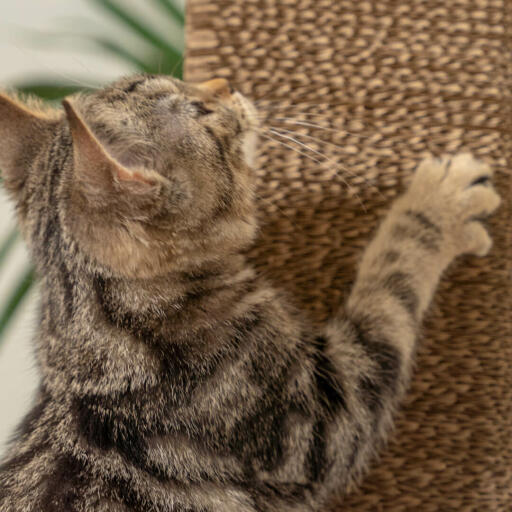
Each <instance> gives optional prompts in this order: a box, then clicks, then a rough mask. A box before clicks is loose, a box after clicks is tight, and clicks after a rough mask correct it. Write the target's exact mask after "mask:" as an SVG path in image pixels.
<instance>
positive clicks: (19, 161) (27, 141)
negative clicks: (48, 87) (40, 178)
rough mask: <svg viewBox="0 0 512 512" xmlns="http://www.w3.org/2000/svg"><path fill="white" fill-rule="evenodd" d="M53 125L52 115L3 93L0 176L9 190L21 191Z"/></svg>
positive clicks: (0, 96)
mask: <svg viewBox="0 0 512 512" xmlns="http://www.w3.org/2000/svg"><path fill="white" fill-rule="evenodd" d="M53 124H54V119H53V118H52V117H51V116H50V115H47V114H45V113H43V112H42V111H38V110H32V109H30V108H29V107H28V106H26V105H24V104H23V103H21V102H20V101H18V100H16V99H13V98H11V97H9V96H7V95H6V94H2V93H0V175H1V176H2V179H3V181H4V184H5V186H6V188H7V189H8V190H10V191H12V192H17V191H18V190H19V189H21V187H22V186H23V183H24V182H25V179H26V176H27V173H28V170H29V168H30V166H31V164H32V162H33V159H34V158H35V156H36V155H37V153H38V152H39V151H40V149H41V147H42V145H43V144H44V143H45V141H46V139H47V137H48V136H49V134H50V128H51V126H53Z"/></svg>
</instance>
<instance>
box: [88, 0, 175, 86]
mask: <svg viewBox="0 0 512 512" xmlns="http://www.w3.org/2000/svg"><path fill="white" fill-rule="evenodd" d="M89 1H90V2H93V3H94V4H96V5H98V6H99V7H101V8H103V9H105V10H106V11H107V12H109V13H110V14H111V15H112V16H114V17H116V18H117V19H118V20H120V21H121V22H123V23H124V24H125V25H126V26H127V27H129V28H130V29H131V30H132V31H133V32H135V33H136V34H138V35H139V36H140V37H142V38H143V39H144V40H145V41H146V42H147V43H149V44H151V45H152V46H153V47H155V48H158V50H160V51H161V52H162V53H163V54H164V57H165V60H166V61H170V62H172V63H175V64H176V67H177V70H176V74H177V76H178V75H179V76H181V66H182V65H181V52H180V51H179V50H177V49H176V48H174V47H173V46H172V45H171V44H170V43H169V42H168V41H166V40H165V39H163V38H162V37H160V35H159V34H158V33H157V32H156V31H155V30H153V29H152V28H150V27H148V26H146V25H145V24H144V23H143V22H141V21H139V20H138V19H137V17H136V16H135V15H134V14H132V13H131V12H130V11H129V10H127V9H126V8H124V7H121V6H120V5H118V4H117V3H116V2H114V1H113V0H89Z"/></svg>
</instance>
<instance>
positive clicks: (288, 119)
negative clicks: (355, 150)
mask: <svg viewBox="0 0 512 512" xmlns="http://www.w3.org/2000/svg"><path fill="white" fill-rule="evenodd" d="M269 121H281V122H283V123H287V124H296V125H299V126H307V127H308V128H316V129H319V130H324V131H326V132H332V133H337V134H339V133H347V134H348V135H353V136H354V137H360V138H362V139H369V138H370V137H369V136H368V135H361V134H359V133H354V132H349V131H347V130H344V129H342V128H341V129H340V128H332V127H331V126H323V125H321V124H318V123H313V122H311V121H302V120H298V119H295V118H293V117H274V118H273V119H270V120H269Z"/></svg>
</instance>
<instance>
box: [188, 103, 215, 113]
mask: <svg viewBox="0 0 512 512" xmlns="http://www.w3.org/2000/svg"><path fill="white" fill-rule="evenodd" d="M192 105H193V106H194V108H195V109H196V112H197V114H198V115H200V116H207V115H208V114H213V110H210V109H209V108H208V107H207V106H206V105H205V104H204V103H202V102H200V101H193V102H192Z"/></svg>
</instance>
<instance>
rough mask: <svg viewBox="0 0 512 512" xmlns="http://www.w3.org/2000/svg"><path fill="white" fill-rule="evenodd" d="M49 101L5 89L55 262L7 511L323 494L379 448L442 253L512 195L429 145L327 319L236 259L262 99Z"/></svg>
mask: <svg viewBox="0 0 512 512" xmlns="http://www.w3.org/2000/svg"><path fill="white" fill-rule="evenodd" d="M63 105H64V110H63V111H61V110H46V109H45V108H42V107H38V106H37V105H35V104H34V103H33V102H29V103H23V102H22V101H21V100H20V99H18V98H16V97H14V96H8V95H1V96H0V168H1V169H3V177H4V183H5V187H6V188H7V190H8V191H9V193H10V195H11V196H12V198H13V199H14V201H15V203H16V208H17V213H18V216H19V224H20V229H21V231H22V233H23V235H24V238H25V239H26V241H27V243H28V245H29V248H30V251H31V253H32V256H33V260H34V262H35V264H36V267H37V272H38V274H39V276H40V280H41V295H42V302H41V319H40V326H39V331H38V335H37V338H36V349H37V361H38V366H39V369H40V372H41V385H40V388H39V391H38V395H37V400H36V403H35V405H34V407H33V409H32V410H31V412H30V413H29V414H28V416H27V417H26V419H25V420H24V421H23V423H22V424H21V426H20V428H19V430H18V433H17V435H16V437H15V439H14V440H13V443H12V445H11V446H10V450H9V451H8V453H7V455H6V457H5V460H4V462H3V464H2V466H0V511H1V512H57V511H59V512H63V511H66V512H85V511H87V512H100V511H103V512H107V511H108V512H127V511H139V512H143V511H144V512H145V511H148V512H149V511H152V512H164V511H165V512H171V511H172V512H213V511H225V512H235V511H236V512H255V511H259V512H264V511H265V512H271V511H275V512H286V511H317V510H319V509H320V508H321V507H322V506H323V504H324V503H325V501H326V500H327V499H328V498H329V497H331V496H333V495H335V494H343V492H344V490H345V489H346V488H347V485H348V484H349V483H350V482H352V481H354V480H356V479H357V478H358V477H359V476H360V475H361V474H362V473H363V472H364V470H365V468H366V467H367V464H368V461H369V459H370V458H371V456H372V455H373V454H374V453H375V451H376V449H377V448H378V447H379V446H380V445H381V444H382V442H383V440H384V439H385V437H386V433H387V432H388V431H389V429H390V427H391V425H392V418H393V413H394V410H395V409H396V406H397V404H398V403H399V402H400V400H401V399H402V397H403V395H404V391H405V390H406V388H407V384H408V381H409V378H410V374H411V366H412V361H413V356H414V353H415V350H416V340H417V337H418V331H419V328H420V322H421V319H422V317H423V316H424V313H425V311H426V309H427V307H428V305H429V302H430V301H431V298H432V295H433V293H434V290H435V288H436V286H437V283H438V281H439V278H440V276H441V273H442V272H443V270H444V269H445V268H446V267H447V266H448V265H449V264H450V262H452V260H453V259H454V258H455V257H456V256H458V255H460V254H463V253H472V254H477V255H484V254H486V253H487V251H488V250H489V248H490V246H491V240H490V238H489V236H488V234H487V232H486V230H485V229H484V227H483V226H482V224H481V222H480V221H481V220H482V219H483V218H484V217H486V216H487V215H489V214H491V213H492V212H493V211H494V210H495V209H496V208H497V206H498V204H499V202H500V200H499V197H498V195H497V194H496V192H495V191H494V190H493V188H492V186H491V184H490V177H491V171H490V169H489V168H488V167H487V166H486V165H484V164H482V163H480V162H478V161H476V160H475V159H473V158H472V157H471V156H470V155H469V154H461V155H457V156H455V157H453V158H442V159H431V160H428V161H425V162H423V163H422V164H421V165H420V166H419V168H418V169H417V171H416V173H415V175H414V177H413V180H412V184H411V186H410V188H409V190H408V191H407V192H406V193H405V195H404V196H403V197H401V198H400V199H398V200H397V201H396V202H395V203H394V205H393V206H392V208H391V211H390V212H389V214H388V215H387V217H386V219H385V220H384V222H383V224H382V225H381V226H380V228H379V230H378V231H377V234H376V236H375V238H374V240H373V241H372V242H371V243H370V245H369V247H368V249H367V250H366V252H365V253H364V256H363V258H362V261H361V263H360V267H359V271H358V276H357V279H356V281H355V285H354V287H353V290H352V292H351V294H350V296H349V297H348V300H347V302H346V304H345V306H344V307H343V308H341V307H340V310H339V312H338V313H337V314H336V315H334V317H333V318H332V320H331V321H330V322H329V324H328V325H326V326H325V329H324V330H323V331H322V332H313V331H312V330H311V329H310V328H308V326H307V325H306V324H305V322H304V321H303V320H302V316H301V315H300V314H299V313H298V312H297V311H295V310H294V308H293V307H292V306H291V305H290V304H289V303H288V302H287V301H286V300H285V298H284V295H283V293H282V292H280V291H279V290H278V289H275V288H274V287H273V286H271V285H270V284H269V283H267V282H265V281H264V280H263V279H261V278H259V277H258V276H256V275H255V273H254V271H253V270H252V269H251V267H250V266H249V265H248V264H247V263H246V261H245V260H244V257H243V255H242V254H243V251H244V250H245V249H246V248H247V247H248V246H250V244H251V243H252V242H253V240H254V238H255V234H256V232H257V224H256V221H255V209H256V201H255V198H254V195H253V189H254V181H255V180H254V172H253V170H252V169H251V167H252V165H253V160H254V154H255V151H256V145H257V133H258V130H259V129H260V127H259V123H258V116H257V114H256V110H255V108H254V106H253V105H252V104H251V103H250V102H249V101H248V100H247V99H245V98H244V97H243V96H242V95H241V94H240V93H238V92H235V91H233V90H231V88H230V87H229V85H228V83H227V82H226V81H225V80H222V79H217V80H212V81H209V82H206V83H204V84H200V85H191V84H185V83H182V82H180V81H178V80H175V79H173V78H170V77H165V76H149V75H137V76H133V77H129V78H123V79H121V80H119V81H117V82H116V83H114V84H113V85H110V86H108V87H106V88H104V89H102V90H99V91H96V92H93V93H90V94H89V95H78V96H75V97H72V98H70V99H68V100H65V101H64V102H63Z"/></svg>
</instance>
